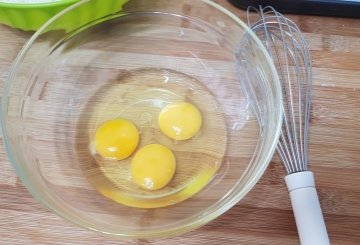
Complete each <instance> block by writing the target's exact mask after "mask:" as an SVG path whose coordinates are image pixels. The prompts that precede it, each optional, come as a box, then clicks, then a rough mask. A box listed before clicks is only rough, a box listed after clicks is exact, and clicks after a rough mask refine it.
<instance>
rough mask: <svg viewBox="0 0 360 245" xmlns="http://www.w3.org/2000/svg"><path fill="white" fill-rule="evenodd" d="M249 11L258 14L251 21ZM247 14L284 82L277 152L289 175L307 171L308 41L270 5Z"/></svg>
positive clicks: (308, 112) (309, 92)
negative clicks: (282, 116)
mask: <svg viewBox="0 0 360 245" xmlns="http://www.w3.org/2000/svg"><path fill="white" fill-rule="evenodd" d="M250 10H255V11H256V12H258V14H259V16H260V19H259V20H257V21H256V22H255V23H253V24H251V23H250ZM247 15H248V21H249V25H250V26H252V30H253V31H254V32H255V33H256V34H257V35H258V36H259V37H260V38H261V39H263V40H264V44H265V46H266V48H267V50H268V51H269V53H270V55H271V56H272V57H273V60H274V63H275V66H276V68H277V70H278V71H279V72H278V73H279V78H280V80H281V84H282V85H283V87H282V89H283V94H284V105H283V111H284V122H283V130H282V134H281V136H280V141H279V144H278V148H277V152H278V154H279V155H280V157H281V159H282V161H283V163H284V166H285V169H286V172H287V173H288V174H290V173H295V172H300V171H306V170H308V167H307V159H308V158H307V149H308V143H307V137H308V136H307V134H308V133H307V132H308V127H309V126H308V125H309V117H310V98H311V61H310V54H309V51H308V48H307V43H306V41H305V39H304V37H303V36H302V35H299V33H300V30H299V28H298V27H297V26H296V24H295V23H294V22H293V21H291V20H290V19H288V18H286V17H284V16H283V15H282V14H280V13H278V12H277V11H276V10H274V9H273V8H272V7H269V6H267V7H265V8H261V7H260V9H259V10H257V9H254V8H249V9H248V12H247ZM282 62H284V64H282ZM293 69H295V70H293ZM296 98H297V100H296Z"/></svg>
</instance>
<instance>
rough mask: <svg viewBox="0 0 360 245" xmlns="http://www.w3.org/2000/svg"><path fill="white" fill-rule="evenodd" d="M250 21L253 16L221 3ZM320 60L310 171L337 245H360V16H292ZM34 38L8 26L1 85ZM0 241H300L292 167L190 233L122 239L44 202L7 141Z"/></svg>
mask: <svg viewBox="0 0 360 245" xmlns="http://www.w3.org/2000/svg"><path fill="white" fill-rule="evenodd" d="M217 2H219V3H220V4H221V5H223V6H224V7H226V8H228V9H230V10H231V11H233V12H234V13H236V14H237V15H239V16H240V17H241V18H242V19H245V13H244V12H243V11H242V10H239V9H236V8H234V7H233V6H231V5H230V4H229V3H228V2H227V1H226V0H218V1H217ZM289 17H290V18H291V19H293V20H294V21H295V22H296V23H297V24H298V25H299V27H300V29H301V30H302V31H303V32H304V33H305V36H306V38H307V40H308V42H309V46H310V51H311V56H312V61H313V84H314V86H313V104H312V110H311V125H310V146H309V147H310V149H309V150H310V152H309V160H310V168H311V170H313V172H314V173H315V176H316V181H317V186H318V192H319V196H320V200H321V205H322V208H323V212H324V216H325V220H326V223H327V227H328V232H329V235H330V239H331V242H332V244H338V245H358V244H360V144H359V143H360V19H345V18H331V17H317V16H289ZM30 36H31V33H26V32H23V31H20V30H15V29H11V28H9V27H6V26H2V25H0V87H1V89H2V86H3V83H4V81H5V80H6V77H7V75H8V73H9V69H10V67H11V63H12V62H13V60H14V58H15V57H16V55H17V53H18V52H19V51H20V49H21V47H22V46H23V44H24V43H25V42H26V40H27V39H28V38H29V37H30ZM0 169H1V170H0V244H84V245H86V244H134V245H135V244H154V245H162V244H194V245H195V244H196V245H198V244H208V245H209V244H228V245H230V244H247V245H257V244H267V245H271V244H277V245H279V244H299V242H298V237H297V232H296V227H295V223H294V219H293V214H292V210H291V206H290V200H289V197H288V193H287V191H286V188H285V185H284V181H283V177H284V170H283V167H282V165H281V164H280V162H279V159H278V157H276V156H275V157H274V159H273V161H272V163H271V165H270V167H269V168H268V170H267V172H266V174H265V175H264V176H263V177H262V178H261V180H260V181H259V183H258V184H257V185H256V186H255V188H254V189H253V190H252V191H251V192H250V193H249V194H248V196H247V197H246V198H245V199H244V200H243V201H241V202H240V203H239V204H237V205H236V206H235V207H233V208H232V209H231V210H229V211H228V212H227V213H225V214H224V215H222V216H221V217H220V218H218V219H216V220H214V221H212V222H211V223H209V224H208V225H206V226H204V227H202V228H200V229H198V230H195V231H193V232H190V233H188V234H186V235H183V236H179V237H174V238H171V239H170V238H169V239H164V240H157V241H145V240H139V241H133V242H120V241H118V240H114V239H112V238H108V237H105V236H103V235H101V234H97V233H95V232H92V231H88V230H83V229H81V228H78V227H75V226H74V225H73V224H70V223H68V222H67V221H65V220H63V219H61V218H60V217H58V216H56V215H55V214H53V213H51V212H50V211H48V210H47V209H46V208H44V207H43V206H42V205H40V204H39V203H38V202H37V201H36V200H34V198H33V197H32V196H31V195H30V194H29V193H28V191H27V190H26V188H25V187H24V186H23V185H22V183H21V182H20V180H19V178H18V177H17V176H16V175H15V173H14V171H13V169H12V167H11V165H10V163H9V161H8V159H7V157H6V154H5V151H4V147H3V145H2V144H0Z"/></svg>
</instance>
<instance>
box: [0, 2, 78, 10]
mask: <svg viewBox="0 0 360 245" xmlns="http://www.w3.org/2000/svg"><path fill="white" fill-rule="evenodd" d="M79 1H80V0H59V1H55V2H48V3H5V2H1V0H0V8H2V7H5V8H17V9H31V8H48V7H57V6H64V5H70V4H73V3H76V2H79Z"/></svg>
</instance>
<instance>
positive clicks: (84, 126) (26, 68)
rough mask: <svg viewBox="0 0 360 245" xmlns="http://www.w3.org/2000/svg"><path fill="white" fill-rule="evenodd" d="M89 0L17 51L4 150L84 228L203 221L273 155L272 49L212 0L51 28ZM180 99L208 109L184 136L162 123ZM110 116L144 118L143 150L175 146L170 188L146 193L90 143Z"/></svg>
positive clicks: (117, 230) (156, 230)
mask: <svg viewBox="0 0 360 245" xmlns="http://www.w3.org/2000/svg"><path fill="white" fill-rule="evenodd" d="M92 3H93V1H92V0H85V1H80V2H79V3H77V4H75V5H73V6H71V7H69V8H67V9H66V10H64V11H63V12H61V13H59V14H58V15H56V16H55V17H54V18H52V19H51V20H50V21H49V22H47V23H46V24H45V25H44V26H43V27H42V28H40V29H39V31H38V32H36V33H35V34H34V35H33V37H32V38H31V39H30V40H29V42H28V43H27V44H26V45H25V47H24V48H23V50H22V51H21V53H20V54H19V56H18V57H17V59H16V61H15V63H14V65H13V67H12V70H11V74H10V76H9V78H8V80H7V82H6V84H5V88H4V93H3V96H2V107H1V113H2V114H1V115H2V117H1V118H2V128H3V135H4V143H5V146H6V150H7V153H8V156H9V159H10V161H11V163H12V164H13V166H14V168H15V170H16V172H17V174H18V175H19V176H20V178H21V180H22V181H23V183H24V185H26V187H27V188H28V189H29V191H30V192H31V193H32V195H33V196H34V197H35V198H36V199H37V200H39V201H40V202H41V203H43V204H44V205H45V206H47V207H48V208H49V209H51V210H52V211H53V212H55V213H57V214H58V215H60V216H62V217H64V218H65V219H67V220H69V221H71V222H73V223H75V224H77V225H80V226H82V227H86V228H89V229H92V230H96V231H99V232H102V233H105V234H110V235H114V236H117V237H121V238H147V239H151V238H159V237H166V236H172V235H177V234H181V233H184V232H187V231H190V230H193V229H195V228H197V227H200V226H202V225H204V224H206V223H207V222H209V221H211V220H213V219H214V218H216V217H218V216H219V215H221V214H222V213H224V212H225V211H227V210H228V209H230V208H231V207H232V206H234V205H235V204H236V203H238V202H239V201H240V200H241V199H242V198H243V197H244V196H245V195H246V194H247V193H248V192H249V191H250V190H251V188H252V187H253V186H254V185H255V183H256V182H257V181H258V180H259V178H260V177H261V176H262V174H263V173H264V171H265V169H266V167H267V165H268V163H269V161H270V159H271V157H272V154H273V152H274V149H275V146H276V143H277V139H278V135H279V130H280V125H281V90H280V86H279V81H278V78H277V74H276V71H275V69H274V66H273V64H272V62H271V59H270V57H269V55H268V54H267V52H266V51H265V49H264V47H263V46H262V44H261V43H260V41H259V40H258V39H257V38H256V36H255V35H254V34H253V33H252V32H251V31H250V29H249V28H248V27H247V26H246V25H245V24H244V23H243V22H242V21H241V20H240V19H239V18H237V17H236V16H235V15H234V14H232V13H230V12H229V11H227V10H226V9H224V8H222V7H221V6H219V5H217V4H215V3H214V2H212V1H208V0H202V1H193V0H180V1H167V0H153V1H148V0H130V1H127V2H126V3H125V4H124V6H123V9H122V11H121V12H118V13H116V14H111V15H107V16H104V17H102V18H98V19H93V20H92V21H90V22H88V23H86V24H81V25H71V26H67V27H66V28H59V27H61V26H63V24H64V23H63V22H62V21H63V20H67V19H68V18H67V15H71V14H72V13H73V12H74V11H76V13H78V14H79V19H82V18H83V17H84V18H85V17H86V15H87V12H86V11H82V10H83V9H87V7H88V5H89V4H92ZM79 23H82V22H81V21H80V22H79ZM177 101H187V102H191V103H192V104H194V105H196V106H197V108H198V109H199V110H200V112H201V114H202V118H203V124H202V127H201V130H200V132H199V133H198V134H197V135H196V136H195V137H193V138H191V139H189V140H186V141H181V142H179V141H174V140H171V139H170V138H168V137H167V136H165V135H163V134H162V133H161V131H159V129H158V124H157V115H158V113H159V111H160V110H161V109H162V108H163V107H164V106H166V105H168V104H169V103H172V102H177ZM117 117H122V118H125V119H127V120H130V121H132V122H133V123H134V124H135V125H136V127H137V128H138V129H139V132H140V146H139V147H141V146H144V145H146V144H149V143H160V144H163V145H166V146H167V147H169V148H170V149H171V150H172V151H173V152H174V155H175V157H176V159H177V162H178V165H177V172H176V174H175V176H174V179H173V180H172V182H171V183H170V184H169V185H168V186H166V187H165V188H163V189H161V190H159V191H156V192H152V191H147V190H142V189H141V188H138V187H136V186H134V184H133V183H132V181H131V175H129V173H128V170H129V169H128V167H129V162H128V160H125V161H124V162H121V161H114V160H111V159H110V160H109V159H102V158H99V156H98V155H97V154H96V151H95V152H94V149H93V144H92V142H93V137H94V134H95V131H96V128H97V127H99V125H100V124H101V123H103V122H104V121H106V120H109V119H113V118H117ZM131 157H132V156H131ZM131 157H130V158H129V159H131Z"/></svg>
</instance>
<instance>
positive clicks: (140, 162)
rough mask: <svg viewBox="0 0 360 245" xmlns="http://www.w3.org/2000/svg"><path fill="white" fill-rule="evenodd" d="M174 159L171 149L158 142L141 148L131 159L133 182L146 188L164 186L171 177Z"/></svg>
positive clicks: (173, 169)
mask: <svg viewBox="0 0 360 245" xmlns="http://www.w3.org/2000/svg"><path fill="white" fill-rule="evenodd" d="M175 169H176V159H175V156H174V154H173V153H172V151H171V150H170V149H169V148H167V147H166V146H163V145H160V144H150V145H146V146H144V147H143V148H141V149H140V150H139V151H138V152H137V153H136V154H135V156H134V157H133V159H132V161H131V175H132V178H133V181H134V182H135V184H137V185H138V186H140V187H141V188H143V189H146V190H158V189H161V188H163V187H165V186H166V185H167V184H168V183H169V182H170V180H171V179H172V178H173V176H174V173H175Z"/></svg>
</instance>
